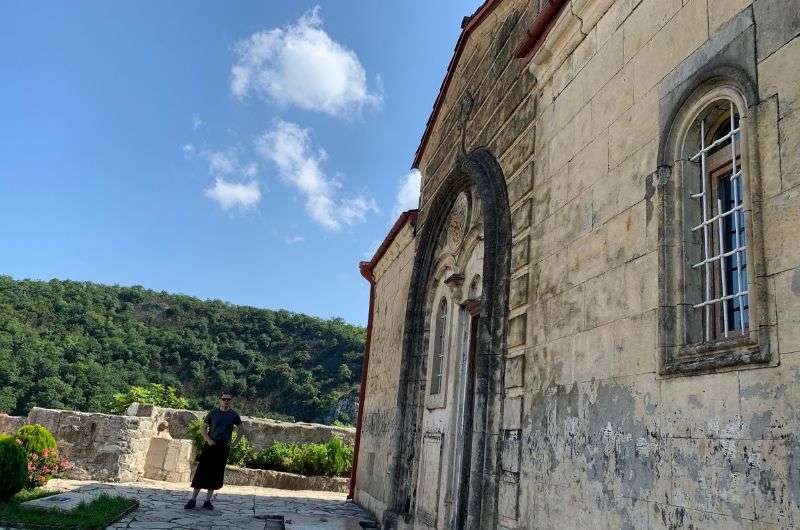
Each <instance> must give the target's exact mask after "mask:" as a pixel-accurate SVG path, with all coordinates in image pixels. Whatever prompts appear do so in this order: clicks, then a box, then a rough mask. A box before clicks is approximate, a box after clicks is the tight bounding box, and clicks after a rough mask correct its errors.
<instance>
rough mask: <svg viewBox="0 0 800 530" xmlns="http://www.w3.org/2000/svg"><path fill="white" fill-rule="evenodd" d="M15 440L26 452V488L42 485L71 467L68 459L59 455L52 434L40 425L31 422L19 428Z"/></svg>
mask: <svg viewBox="0 0 800 530" xmlns="http://www.w3.org/2000/svg"><path fill="white" fill-rule="evenodd" d="M16 442H17V444H18V445H19V446H21V447H22V448H23V449H24V450H25V453H26V458H27V471H28V477H27V481H26V483H25V487H26V488H37V487H41V486H44V485H45V484H47V481H48V480H50V479H51V478H52V477H53V475H55V474H57V473H60V472H62V471H66V470H67V469H71V468H72V464H71V463H70V462H69V460H67V459H66V458H63V457H61V456H59V454H58V447H57V446H56V440H55V438H53V435H52V434H50V431H48V430H47V429H46V428H44V427H42V426H41V425H36V424H32V425H25V426H23V427H22V428H20V429H19V431H17V436H16Z"/></svg>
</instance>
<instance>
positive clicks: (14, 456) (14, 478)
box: [0, 435, 28, 502]
mask: <svg viewBox="0 0 800 530" xmlns="http://www.w3.org/2000/svg"><path fill="white" fill-rule="evenodd" d="M27 464H28V458H27V455H26V454H25V449H23V448H22V446H21V445H19V444H18V443H17V440H16V439H15V438H14V437H13V436H8V435H5V436H0V502H2V501H5V500H6V499H9V498H11V497H13V496H14V495H15V494H17V493H18V492H19V491H20V490H21V489H22V488H23V486H25V482H26V481H27V480H28V469H27Z"/></svg>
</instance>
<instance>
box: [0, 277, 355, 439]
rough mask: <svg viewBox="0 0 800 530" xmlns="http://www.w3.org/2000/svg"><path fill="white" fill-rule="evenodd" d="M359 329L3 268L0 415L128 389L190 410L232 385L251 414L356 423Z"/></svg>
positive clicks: (97, 403)
mask: <svg viewBox="0 0 800 530" xmlns="http://www.w3.org/2000/svg"><path fill="white" fill-rule="evenodd" d="M364 338H365V329H364V328H362V327H359V326H353V325H350V324H347V323H346V322H344V321H343V320H342V319H339V318H335V319H330V320H324V319H321V318H316V317H311V316H307V315H303V314H299V313H292V312H289V311H283V310H278V311H273V310H269V309H257V308H253V307H246V306H236V305H232V304H228V303H225V302H221V301H217V300H214V301H202V300H199V299H197V298H193V297H190V296H184V295H175V294H169V293H166V292H156V291H152V290H148V289H145V288H143V287H139V286H135V287H119V286H108V285H100V284H96V283H89V282H74V281H69V280H65V281H62V280H51V281H48V282H45V281H35V280H14V279H13V278H11V277H9V276H0V412H2V411H5V412H8V413H14V414H23V413H26V412H27V411H28V410H29V409H30V408H31V407H33V406H41V407H51V408H67V409H74V410H83V411H102V410H105V408H106V407H107V405H108V403H109V402H110V400H111V396H112V395H113V394H114V393H117V392H123V391H125V390H127V389H128V388H129V387H130V386H132V385H145V384H147V383H161V384H165V385H170V386H174V387H176V388H177V389H178V391H179V392H180V393H181V394H182V395H184V396H185V397H187V398H189V401H190V406H192V407H201V408H205V407H208V406H210V405H211V404H213V402H214V400H215V395H216V393H217V392H218V391H219V390H220V389H222V388H225V389H230V390H232V391H233V392H234V394H236V396H237V398H236V404H235V406H236V407H237V408H238V409H239V410H240V411H241V412H242V413H246V414H250V415H255V416H272V417H287V416H288V417H291V418H294V419H296V420H299V421H316V422H323V423H331V422H333V421H341V422H344V423H352V422H353V421H354V420H355V408H356V407H355V405H356V403H357V400H358V384H359V382H360V380H361V360H362V355H363V350H364Z"/></svg>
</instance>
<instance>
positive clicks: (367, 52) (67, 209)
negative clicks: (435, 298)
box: [0, 0, 480, 324]
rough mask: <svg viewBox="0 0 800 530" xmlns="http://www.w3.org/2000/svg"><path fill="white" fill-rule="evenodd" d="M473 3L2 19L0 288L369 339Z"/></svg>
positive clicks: (34, 8)
mask: <svg viewBox="0 0 800 530" xmlns="http://www.w3.org/2000/svg"><path fill="white" fill-rule="evenodd" d="M479 3H480V2H479V1H478V0H473V1H455V0H437V1H435V2H434V1H430V0H403V1H402V2H363V1H355V0H352V1H329V2H306V1H288V0H287V1H260V2H255V1H247V2H246V1H231V2H214V3H212V2H197V1H192V2H188V1H170V2H161V1H158V2H156V1H146V2H144V1H137V2H124V3H123V2H36V3H33V2H21V1H20V2H16V3H7V4H5V5H4V30H3V32H0V50H2V51H0V71H1V72H2V83H0V116H1V117H2V119H0V226H1V227H2V234H3V237H2V244H1V245H0V274H8V275H11V276H13V277H15V278H37V279H50V278H61V279H74V280H89V281H95V282H101V283H109V284H120V285H143V286H145V287H148V288H153V289H156V290H165V291H170V292H178V293H184V294H189V295H193V296H198V297H200V298H218V299H222V300H226V301H229V302H232V303H236V304H245V305H253V306H257V307H266V308H275V309H277V308H284V309H289V310H293V311H300V312H305V313H309V314H313V315H318V316H323V317H330V316H341V317H343V318H344V319H346V320H348V321H350V322H354V323H362V324H363V323H364V322H365V321H366V316H367V315H366V313H367V303H368V293H369V289H368V286H367V283H366V281H365V280H363V279H362V278H361V276H360V275H359V273H358V268H357V264H358V261H359V260H362V259H365V257H366V256H367V255H368V254H369V253H370V251H371V250H373V249H374V248H375V247H376V245H377V243H378V242H380V241H381V240H382V239H383V237H384V235H385V233H386V231H387V229H388V228H389V227H390V225H391V223H392V222H393V221H394V217H395V214H396V213H397V209H398V208H401V207H404V206H408V205H411V204H415V203H416V201H415V193H416V192H415V177H414V176H413V174H410V173H409V166H410V163H411V160H412V158H413V155H414V151H415V149H416V147H417V144H418V142H419V139H420V136H421V134H422V131H423V128H424V125H425V121H426V119H427V117H428V114H429V113H430V110H431V105H432V104H433V101H434V99H435V97H436V93H437V90H438V87H439V85H440V83H441V81H442V78H443V75H444V72H445V68H446V66H447V62H448V61H449V59H450V55H451V53H452V50H453V46H454V44H455V41H456V39H457V37H458V32H459V26H460V22H461V18H462V16H464V15H467V14H470V13H472V12H473V11H474V9H475V8H476V7H477V5H478V4H479Z"/></svg>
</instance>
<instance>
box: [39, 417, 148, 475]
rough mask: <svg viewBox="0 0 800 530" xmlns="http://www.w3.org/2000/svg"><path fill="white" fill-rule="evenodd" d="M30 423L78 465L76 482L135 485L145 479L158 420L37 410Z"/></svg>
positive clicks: (73, 473)
mask: <svg viewBox="0 0 800 530" xmlns="http://www.w3.org/2000/svg"><path fill="white" fill-rule="evenodd" d="M27 422H28V423H37V424H39V425H42V426H44V427H45V428H47V429H48V430H49V431H50V432H51V433H53V436H55V437H56V440H58V446H59V450H60V452H61V453H62V454H63V455H65V456H66V457H67V458H69V459H70V460H71V461H72V463H73V464H74V465H75V469H74V470H73V471H72V472H71V475H72V476H73V477H75V478H91V479H95V480H110V481H135V480H138V479H140V478H142V476H143V475H144V467H145V461H146V457H147V451H148V450H149V448H150V439H151V438H152V437H153V435H154V434H155V428H156V424H155V420H154V419H153V418H146V417H132V416H115V415H111V414H97V413H87V412H72V411H66V410H52V409H42V408H38V407H36V408H34V409H33V410H31V412H30V414H28V418H27Z"/></svg>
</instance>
